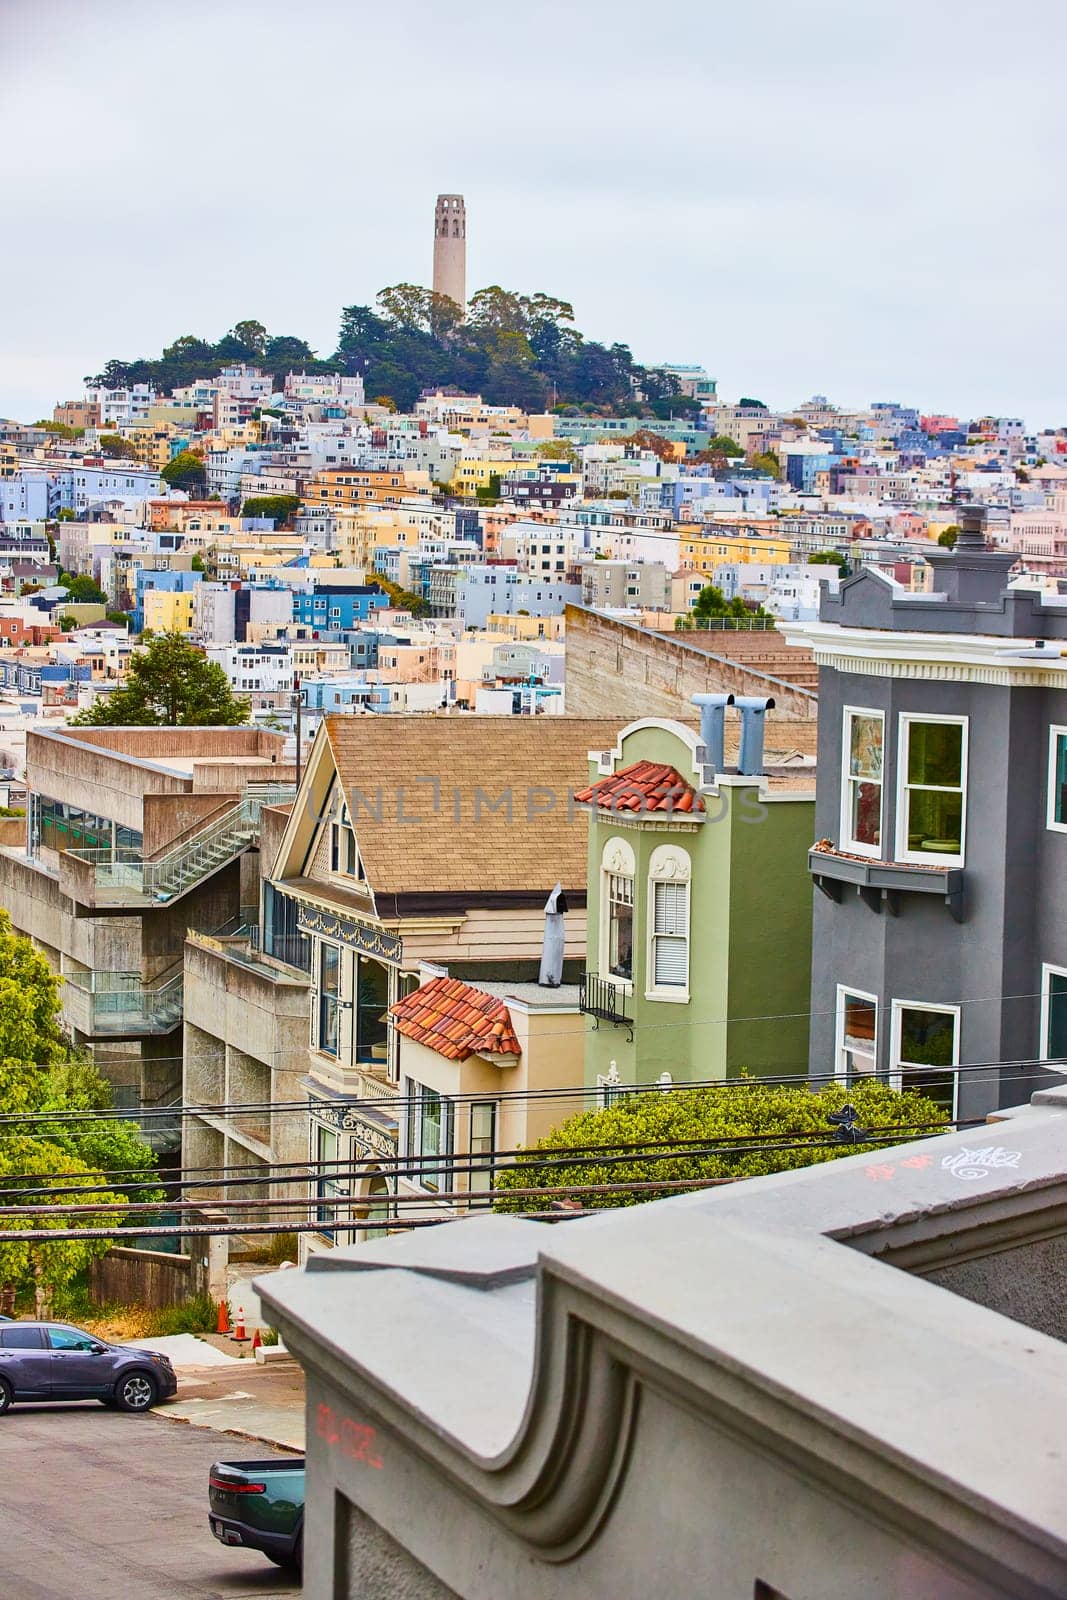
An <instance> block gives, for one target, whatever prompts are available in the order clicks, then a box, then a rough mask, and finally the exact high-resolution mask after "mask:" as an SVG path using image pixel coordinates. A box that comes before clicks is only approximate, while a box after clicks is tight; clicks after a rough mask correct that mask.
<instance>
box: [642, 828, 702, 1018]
mask: <svg viewBox="0 0 1067 1600" xmlns="http://www.w3.org/2000/svg"><path fill="white" fill-rule="evenodd" d="M691 870H692V869H691V863H690V860H689V855H688V852H687V851H685V850H682V849H681V848H680V847H679V846H677V845H660V846H659V847H658V849H656V850H653V852H652V859H651V861H650V862H649V867H648V878H649V884H648V889H649V904H648V926H649V937H648V969H647V974H646V981H645V993H646V995H647V996H648V998H649V999H651V1000H680V1001H683V1002H684V1001H687V1000H688V999H689V880H690V876H691Z"/></svg>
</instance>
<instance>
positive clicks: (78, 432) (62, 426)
mask: <svg viewBox="0 0 1067 1600" xmlns="http://www.w3.org/2000/svg"><path fill="white" fill-rule="evenodd" d="M30 427H31V428H40V429H41V430H42V431H43V432H44V433H54V434H55V435H56V437H57V438H58V439H83V438H84V437H85V429H84V428H72V427H71V425H70V423H69V422H49V421H48V419H47V418H46V417H42V418H41V419H40V421H38V422H31V423H30Z"/></svg>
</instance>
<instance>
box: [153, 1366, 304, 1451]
mask: <svg viewBox="0 0 1067 1600" xmlns="http://www.w3.org/2000/svg"><path fill="white" fill-rule="evenodd" d="M220 1342H221V1341H220ZM216 1359H218V1357H217V1356H216ZM222 1359H223V1362H224V1365H222V1366H211V1367H201V1368H199V1369H196V1368H191V1367H184V1368H182V1367H177V1365H176V1370H177V1373H178V1393H177V1396H176V1397H175V1398H174V1399H173V1400H169V1401H167V1402H165V1403H164V1404H163V1405H161V1406H160V1407H159V1408H158V1409H157V1411H156V1413H155V1415H156V1416H158V1417H163V1418H165V1419H166V1420H168V1421H170V1422H187V1423H189V1424H190V1425H191V1426H192V1427H194V1428H214V1429H216V1430H217V1431H218V1432H219V1433H232V1434H233V1435H235V1437H236V1438H239V1439H249V1440H253V1441H257V1442H261V1443H263V1444H268V1445H272V1446H275V1447H277V1448H278V1449H282V1450H294V1451H297V1452H302V1451H303V1449H304V1374H303V1371H302V1370H301V1368H300V1366H299V1364H298V1363H297V1362H296V1361H278V1362H274V1363H272V1364H271V1365H269V1366H264V1367H261V1366H259V1365H258V1363H256V1362H254V1361H251V1360H245V1361H240V1362H238V1361H234V1360H226V1359H225V1357H223V1358H222ZM245 1453H246V1454H247V1452H245ZM234 1454H235V1456H237V1457H240V1455H241V1451H240V1449H239V1448H238V1449H236V1450H235V1452H234Z"/></svg>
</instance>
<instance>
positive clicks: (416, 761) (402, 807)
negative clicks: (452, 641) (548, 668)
mask: <svg viewBox="0 0 1067 1600" xmlns="http://www.w3.org/2000/svg"><path fill="white" fill-rule="evenodd" d="M324 725H325V727H326V730H327V736H328V738H329V742H330V749H331V753H332V756H333V761H334V764H335V767H336V770H337V775H338V779H339V781H340V785H341V789H342V792H343V794H344V797H345V800H346V802H347V805H348V811H349V816H350V817H351V820H352V826H353V828H354V829H355V832H356V837H357V839H358V841H359V851H360V855H361V857H362V860H363V866H364V870H365V872H366V875H367V880H368V882H369V884H370V886H371V888H372V890H373V893H374V898H375V904H376V905H377V906H378V907H379V910H381V909H382V907H383V900H384V898H385V897H388V896H397V897H403V896H418V897H425V896H432V895H464V894H471V893H477V894H480V895H507V894H509V893H511V894H522V895H525V896H526V897H529V896H530V894H531V893H535V894H540V893H541V892H542V891H543V892H544V894H545V896H546V897H547V895H548V894H549V892H550V890H551V889H552V887H553V885H554V884H556V883H557V882H558V883H562V885H563V887H564V889H566V890H567V891H568V892H569V893H572V894H573V895H575V896H576V897H580V898H581V900H582V902H583V903H584V896H585V892H586V868H587V860H586V858H587V850H588V825H587V822H586V818H585V816H584V815H583V814H582V812H580V811H576V810H575V808H574V807H573V805H571V804H570V797H571V794H572V792H573V789H574V785H575V783H576V782H581V780H582V778H583V777H584V776H585V775H586V774H587V773H588V771H589V751H590V750H607V749H610V748H611V747H612V746H613V745H614V743H615V741H616V739H617V738H618V735H619V728H620V723H619V721H618V720H617V719H616V718H601V717H565V716H563V717H557V716H551V717H549V716H546V717H490V716H445V715H441V716H411V717H405V716H392V717H351V716H347V717H346V716H328V717H326V718H325V719H324Z"/></svg>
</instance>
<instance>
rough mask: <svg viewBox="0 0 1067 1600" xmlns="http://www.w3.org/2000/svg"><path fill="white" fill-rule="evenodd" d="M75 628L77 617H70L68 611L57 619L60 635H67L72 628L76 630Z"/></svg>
mask: <svg viewBox="0 0 1067 1600" xmlns="http://www.w3.org/2000/svg"><path fill="white" fill-rule="evenodd" d="M77 626H78V619H77V617H72V616H71V614H70V612H69V611H64V613H63V615H62V616H61V617H60V619H59V630H60V632H61V633H69V632H70V631H71V629H72V628H76V627H77Z"/></svg>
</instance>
